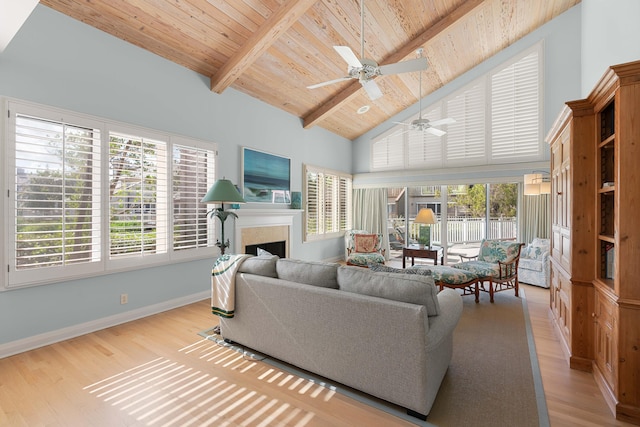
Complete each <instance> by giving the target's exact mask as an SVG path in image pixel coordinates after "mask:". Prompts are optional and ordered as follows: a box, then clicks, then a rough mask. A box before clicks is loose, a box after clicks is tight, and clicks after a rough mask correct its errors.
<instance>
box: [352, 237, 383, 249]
mask: <svg viewBox="0 0 640 427" xmlns="http://www.w3.org/2000/svg"><path fill="white" fill-rule="evenodd" d="M354 241H355V245H354V246H355V250H356V252H358V253H366V254H368V253H371V252H376V248H377V247H378V235H377V234H356V235H354Z"/></svg>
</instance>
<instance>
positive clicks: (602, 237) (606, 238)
mask: <svg viewBox="0 0 640 427" xmlns="http://www.w3.org/2000/svg"><path fill="white" fill-rule="evenodd" d="M598 239H599V240H602V241H603V242H607V243H615V242H616V239H615V238H614V237H613V236H611V235H609V234H599V235H598Z"/></svg>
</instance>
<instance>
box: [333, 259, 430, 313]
mask: <svg viewBox="0 0 640 427" xmlns="http://www.w3.org/2000/svg"><path fill="white" fill-rule="evenodd" d="M338 284H339V285H340V289H341V290H343V291H345V292H353V293H357V294H363V295H369V296H373V297H379V298H386V299H391V300H395V301H402V302H408V303H411V304H419V305H423V306H425V307H426V309H427V315H428V316H437V315H439V314H440V304H439V303H438V297H437V294H438V290H437V288H436V286H435V284H434V282H433V277H431V276H424V275H418V274H401V273H388V272H375V271H371V270H369V269H364V268H360V267H350V266H340V267H339V268H338Z"/></svg>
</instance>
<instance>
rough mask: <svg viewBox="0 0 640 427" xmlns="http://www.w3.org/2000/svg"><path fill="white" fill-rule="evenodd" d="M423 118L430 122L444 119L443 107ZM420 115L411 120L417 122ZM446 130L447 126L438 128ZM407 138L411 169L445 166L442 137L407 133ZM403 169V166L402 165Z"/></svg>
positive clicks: (432, 110) (424, 133) (433, 110)
mask: <svg viewBox="0 0 640 427" xmlns="http://www.w3.org/2000/svg"><path fill="white" fill-rule="evenodd" d="M422 117H423V118H426V119H429V120H430V121H434V120H440V119H442V118H444V117H443V115H442V107H441V106H439V105H438V106H436V107H435V108H432V109H431V110H429V111H427V112H426V113H423V115H422ZM417 118H418V115H416V116H414V117H412V118H411V119H410V120H415V119H417ZM438 127H439V128H442V129H443V130H444V128H445V126H438ZM405 138H406V139H407V149H408V153H409V155H408V157H407V164H408V166H409V168H427V167H433V168H441V167H442V166H443V163H442V162H443V144H442V139H441V137H438V136H436V135H433V134H431V133H428V132H415V131H407V132H405ZM400 167H402V165H400Z"/></svg>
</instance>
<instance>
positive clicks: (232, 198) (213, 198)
mask: <svg viewBox="0 0 640 427" xmlns="http://www.w3.org/2000/svg"><path fill="white" fill-rule="evenodd" d="M200 202H201V203H245V201H244V199H243V198H242V195H241V194H240V192H239V191H238V189H237V188H236V187H235V185H233V184H232V183H231V181H229V180H228V179H224V178H222V179H219V180H217V181H216V183H215V184H213V186H211V188H210V189H209V191H207V194H206V195H205V196H204V197H203V198H202V200H200Z"/></svg>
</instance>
